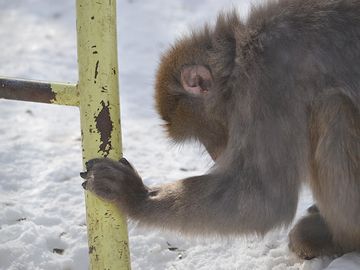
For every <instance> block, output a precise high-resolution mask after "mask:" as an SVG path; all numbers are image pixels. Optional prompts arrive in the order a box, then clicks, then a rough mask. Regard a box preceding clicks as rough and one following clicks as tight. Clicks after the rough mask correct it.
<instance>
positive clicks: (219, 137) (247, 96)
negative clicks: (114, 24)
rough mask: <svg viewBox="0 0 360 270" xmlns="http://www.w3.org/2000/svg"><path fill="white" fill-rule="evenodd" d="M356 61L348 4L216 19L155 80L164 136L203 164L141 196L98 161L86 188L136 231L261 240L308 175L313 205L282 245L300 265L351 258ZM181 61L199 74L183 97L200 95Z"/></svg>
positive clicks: (358, 16) (284, 219) (122, 172)
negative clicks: (195, 147)
mask: <svg viewBox="0 0 360 270" xmlns="http://www.w3.org/2000/svg"><path fill="white" fill-rule="evenodd" d="M359 63H360V1H357V0H356V1H355V0H333V1H328V0H292V1H291V0H281V1H272V2H269V3H267V4H264V5H262V6H259V7H257V8H254V10H253V11H252V13H251V14H250V16H249V19H248V20H247V21H245V22H242V21H241V20H240V19H239V18H238V17H237V15H236V14H235V13H230V14H227V15H224V14H223V15H220V16H219V18H218V20H217V23H216V26H215V27H214V28H212V27H209V26H206V27H205V28H204V29H202V30H200V31H196V32H194V33H193V34H192V35H190V36H188V37H185V38H183V39H181V40H180V41H178V42H177V43H176V44H175V45H174V46H173V47H172V48H171V49H170V50H169V51H168V52H167V53H166V54H165V55H164V56H163V57H162V60H161V64H160V67H159V70H158V74H157V81H156V102H157V109H158V111H159V113H160V115H161V117H162V118H163V120H164V121H165V123H166V129H167V132H168V134H169V136H170V137H171V138H173V139H174V140H175V141H184V140H194V139H195V140H198V141H199V142H200V143H202V144H204V146H205V147H206V149H207V150H208V152H209V153H210V155H211V156H212V157H213V158H214V159H216V165H215V167H214V168H213V169H212V170H211V171H209V172H208V173H207V174H205V175H201V176H195V177H190V178H188V179H184V180H180V181H177V182H175V183H172V184H167V185H162V186H159V187H156V188H150V189H149V188H146V187H145V186H144V185H143V184H142V181H141V178H140V177H139V176H138V175H137V174H136V173H135V171H134V170H133V169H132V168H131V167H129V164H128V163H127V162H125V161H124V160H123V161H121V162H114V161H110V160H107V159H103V160H97V161H96V162H93V163H92V164H91V166H89V173H88V174H87V179H88V188H89V189H90V190H92V191H94V192H95V193H96V194H98V195H100V196H102V197H104V198H105V199H106V198H107V199H110V200H113V201H115V202H116V203H118V205H119V207H120V208H121V209H122V210H123V211H124V212H125V213H126V214H127V215H128V216H129V217H131V218H133V219H135V220H138V221H140V222H141V223H143V224H148V225H154V226H160V227H166V228H170V229H177V230H180V231H183V232H191V233H199V234H209V233H216V234H227V235H229V234H244V233H259V234H264V233H266V232H267V231H269V230H270V229H272V228H275V227H279V226H283V225H287V224H289V223H290V222H291V221H292V219H293V217H294V214H295V211H296V207H297V201H298V192H299V187H300V185H301V183H302V182H304V181H305V178H306V176H308V175H310V187H311V188H312V190H313V193H314V197H315V199H316V201H317V208H316V207H313V208H312V212H311V213H309V215H308V216H307V217H305V218H304V219H302V220H300V221H299V223H298V224H297V225H296V226H295V227H294V229H293V230H292V231H291V233H290V248H291V249H292V250H293V251H294V252H296V253H297V254H298V255H299V256H301V257H303V258H312V257H315V256H321V255H330V254H340V253H342V252H345V251H350V250H359V249H360V176H359V175H360V168H359V156H360V114H359V110H360V89H359V88H360V65H359ZM189 65H190V66H191V65H192V66H194V67H198V66H201V70H202V71H203V70H204V68H206V69H207V70H208V71H209V72H210V74H211V76H207V77H208V78H210V77H211V78H212V82H211V84H207V85H211V86H210V87H209V89H206V91H200V92H199V94H196V93H197V92H196V91H193V92H194V93H195V94H194V93H189V92H188V91H186V90H185V89H190V90H191V91H192V90H194V89H195V90H198V89H201V80H202V78H201V74H200V73H199V74H198V73H197V72H196V70H197V69H196V68H195V69H194V70H195V71H194V70H192V71H191V72H188V73H187V76H193V78H190V79H189V78H188V77H186V78H187V79H188V82H186V80H185V83H188V85H186V86H185V87H184V85H183V84H184V80H182V75H181V72H182V70H183V68H184V66H189ZM202 73H203V74H204V73H205V74H206V72H202ZM189 74H190V75H189ZM199 87H200V88H199Z"/></svg>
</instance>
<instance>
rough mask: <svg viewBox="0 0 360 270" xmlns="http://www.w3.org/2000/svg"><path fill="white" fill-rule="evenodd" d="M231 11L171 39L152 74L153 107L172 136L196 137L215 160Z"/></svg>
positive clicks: (223, 133) (230, 53)
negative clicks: (210, 23) (213, 22)
mask: <svg viewBox="0 0 360 270" xmlns="http://www.w3.org/2000/svg"><path fill="white" fill-rule="evenodd" d="M238 24H240V22H239V20H238V18H237V17H236V15H234V14H232V15H230V16H220V17H219V19H218V21H217V24H216V27H215V29H214V30H210V29H209V28H208V27H205V28H204V30H202V31H199V32H195V33H193V34H192V35H190V36H189V37H186V38H183V39H181V40H179V41H177V42H176V43H175V45H174V46H173V47H171V48H170V49H169V50H168V51H167V52H166V53H165V54H164V55H163V57H162V59H161V62H160V65H159V68H158V72H157V76H156V84H155V88H156V92H155V98H156V107H157V110H158V112H159V114H160V116H161V118H162V119H163V120H164V121H165V127H166V130H167V132H168V135H169V136H170V137H171V138H172V139H173V140H174V141H175V142H182V141H186V140H197V141H199V142H201V143H202V144H203V145H204V146H205V148H206V150H207V151H208V152H209V154H210V155H211V157H212V158H213V159H214V160H215V159H216V158H217V157H218V156H219V155H220V154H221V153H222V152H223V150H224V149H225V147H226V144H227V134H228V130H227V117H226V116H225V114H226V113H225V110H226V101H225V99H226V98H228V99H229V96H227V97H226V92H227V91H226V78H227V76H230V73H231V71H232V65H233V62H234V56H235V38H234V28H235V27H236V26H237V25H238Z"/></svg>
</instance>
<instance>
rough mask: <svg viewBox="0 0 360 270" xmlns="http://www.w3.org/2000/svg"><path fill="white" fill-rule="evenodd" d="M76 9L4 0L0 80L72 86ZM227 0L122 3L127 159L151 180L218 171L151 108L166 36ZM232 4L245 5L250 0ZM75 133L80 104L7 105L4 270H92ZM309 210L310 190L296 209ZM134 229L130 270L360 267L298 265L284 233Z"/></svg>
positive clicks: (1, 153) (345, 262)
mask: <svg viewBox="0 0 360 270" xmlns="http://www.w3.org/2000/svg"><path fill="white" fill-rule="evenodd" d="M74 2H75V1H73V0H62V1H50V0H11V1H0V15H1V16H0V22H1V27H0V34H1V37H6V38H2V39H1V40H0V62H1V65H0V74H1V75H7V76H11V77H23V78H31V79H35V80H40V79H41V80H47V81H64V82H75V81H76V80H77V64H76V45H75V44H76V42H75V17H74V14H75V6H74ZM230 2H231V1H227V0H224V1H218V0H191V1H190V0H172V1H168V0H151V1H140V0H121V1H118V13H119V18H118V32H119V67H120V69H119V75H120V83H121V94H122V99H121V101H122V104H121V105H122V128H123V133H124V134H123V138H124V141H123V145H124V155H125V156H126V157H127V158H128V159H129V160H130V161H132V162H133V163H134V165H135V167H136V168H137V169H138V171H139V173H140V174H141V175H142V176H143V178H144V181H145V183H146V184H147V185H154V184H159V183H164V182H170V181H172V180H174V179H179V178H183V177H186V176H190V175H196V174H200V173H203V172H204V171H206V169H207V168H209V167H210V166H211V162H210V159H209V158H208V157H207V156H206V154H202V150H201V149H200V150H199V149H198V148H197V147H195V150H194V151H192V150H190V148H187V147H185V148H181V149H180V151H179V149H178V147H176V146H172V145H170V144H168V143H167V141H166V138H165V137H164V134H163V133H162V130H161V126H160V125H161V122H160V120H159V119H158V118H157V117H156V113H155V112H154V110H153V97H152V95H153V94H152V93H153V92H152V83H153V73H154V71H155V69H156V65H157V61H158V58H159V56H160V54H161V51H162V50H163V49H165V48H166V47H167V46H168V45H169V43H170V42H171V41H173V40H174V39H175V38H176V37H178V36H179V35H180V33H181V32H183V31H185V29H187V27H188V26H190V25H193V24H195V25H197V24H201V23H203V22H204V21H205V20H209V19H210V20H211V19H212V18H214V16H215V13H216V11H217V10H218V9H220V8H221V7H222V6H229V4H230ZM234 2H235V4H236V5H238V6H239V8H240V9H241V10H244V9H245V6H246V2H247V1H234ZM149 29H150V30H149ZM94 71H95V69H92V72H93V74H94ZM115 72H116V71H115ZM98 76H100V73H99V75H98ZM102 87H106V86H104V85H102ZM94 116H96V114H94V115H92V117H94ZM93 119H94V118H93ZM93 128H94V129H95V128H96V127H95V126H94V127H93ZM80 135H81V134H80V127H79V114H78V111H77V110H76V109H75V108H71V107H66V108H62V107H60V106H55V105H34V104H30V103H26V104H24V103H15V102H4V101H0V168H1V170H0V269H1V270H19V269H22V270H23V269H24V270H34V269H36V270H42V269H44V270H65V269H66V270H86V269H87V261H88V247H87V239H86V227H85V226H84V222H85V213H84V205H83V190H82V187H81V185H80V184H81V182H82V181H81V179H80V178H79V176H78V173H79V171H80V170H81V168H82V164H81V147H80ZM98 150H99V149H98V148H96V151H98ZM310 204H311V197H310V196H309V195H308V194H307V193H306V192H305V193H304V194H303V196H302V200H301V202H300V204H299V214H301V211H303V210H304V209H305V208H306V207H307V206H308V205H310ZM129 231H130V248H131V256H132V262H133V269H135V270H162V269H169V270H175V269H177V270H218V269H220V270H221V269H224V270H229V269H231V270H232V269H241V270H243V269H245V270H247V269H249V270H253V269H261V270H262V269H275V270H285V269H286V270H287V269H293V270H294V269H302V270H320V269H323V268H324V267H326V266H327V265H328V264H329V263H331V262H332V266H331V270H335V269H337V270H340V269H341V270H345V269H346V270H350V269H351V270H353V269H354V270H355V269H359V267H358V265H359V262H358V261H359V256H358V255H356V254H348V255H347V256H346V257H344V258H342V259H339V260H335V261H331V260H330V259H324V260H314V261H311V262H306V263H303V262H301V261H298V260H296V259H295V258H293V257H291V256H290V255H289V254H288V251H287V248H286V231H281V232H280V233H279V232H275V233H273V234H271V235H269V236H267V237H266V238H265V239H264V240H262V239H256V238H254V237H248V238H247V239H244V238H238V239H234V240H226V239H223V240H219V239H215V240H214V239H207V240H203V239H200V238H199V239H191V238H186V237H182V236H181V235H178V234H172V233H165V232H159V231H156V230H152V229H142V228H138V227H136V226H135V224H133V223H131V224H130V226H129ZM61 250H63V251H62V252H61ZM329 270H330V269H329Z"/></svg>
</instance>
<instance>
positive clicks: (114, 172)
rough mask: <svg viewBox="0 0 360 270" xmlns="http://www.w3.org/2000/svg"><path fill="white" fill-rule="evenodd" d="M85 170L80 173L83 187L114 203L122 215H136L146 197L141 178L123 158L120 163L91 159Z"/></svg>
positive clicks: (105, 159) (146, 190)
mask: <svg viewBox="0 0 360 270" xmlns="http://www.w3.org/2000/svg"><path fill="white" fill-rule="evenodd" d="M86 170H87V171H86V172H83V173H80V176H81V177H82V178H84V179H85V180H86V181H85V182H84V183H83V184H82V185H83V187H84V188H85V189H86V190H89V191H91V192H93V193H95V194H96V195H97V196H99V197H101V198H102V199H104V200H107V201H111V202H114V203H116V204H117V205H118V206H119V207H120V208H121V210H122V211H123V212H124V214H127V215H130V216H132V215H134V214H136V210H137V208H138V207H140V205H141V204H142V203H143V202H144V200H145V199H146V197H147V196H148V189H147V188H146V187H145V185H144V184H143V181H142V180H141V177H140V176H139V175H138V173H137V172H136V170H135V169H134V168H133V167H132V166H131V164H130V163H129V162H128V161H127V160H126V159H125V158H122V159H120V161H114V160H111V159H107V158H101V159H100V158H99V159H92V160H90V161H88V162H87V163H86Z"/></svg>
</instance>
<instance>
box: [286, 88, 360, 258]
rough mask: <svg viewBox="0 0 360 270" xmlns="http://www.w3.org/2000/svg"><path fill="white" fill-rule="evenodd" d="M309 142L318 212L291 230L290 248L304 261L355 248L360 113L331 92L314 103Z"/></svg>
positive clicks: (359, 229) (359, 222)
mask: <svg viewBox="0 0 360 270" xmlns="http://www.w3.org/2000/svg"><path fill="white" fill-rule="evenodd" d="M310 140H311V167H312V168H311V169H312V178H311V183H310V184H311V187H312V190H313V193H314V197H315V199H316V200H317V206H318V208H319V210H320V214H317V215H313V216H311V215H310V216H309V217H305V218H304V219H303V220H301V221H300V222H299V223H298V224H297V225H296V226H295V228H294V230H293V231H292V233H291V234H290V240H291V239H292V245H291V246H292V247H293V248H294V251H295V252H297V253H298V254H299V255H301V252H300V250H306V254H307V255H306V256H308V257H314V256H318V255H322V254H326V255H329V254H330V253H333V254H336V253H342V252H347V251H352V250H359V249H360V166H359V165H360V114H359V111H358V109H357V108H356V107H355V106H354V104H353V103H352V101H351V100H350V99H349V98H348V97H346V96H344V95H342V94H339V93H336V92H333V93H329V94H327V95H325V96H323V97H321V98H320V99H318V100H317V101H316V102H315V103H314V107H313V111H312V118H311V124H310ZM299 246H301V248H299Z"/></svg>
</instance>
